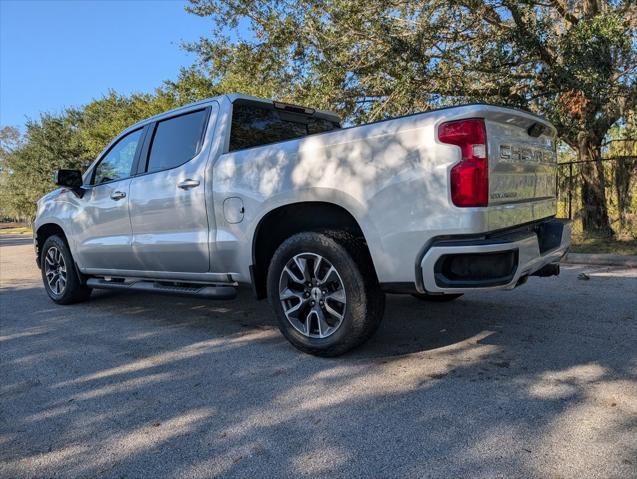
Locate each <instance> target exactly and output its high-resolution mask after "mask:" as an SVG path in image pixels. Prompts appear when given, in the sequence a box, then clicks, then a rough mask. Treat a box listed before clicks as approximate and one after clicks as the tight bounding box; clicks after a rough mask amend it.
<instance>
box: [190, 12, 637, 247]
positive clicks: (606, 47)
mask: <svg viewBox="0 0 637 479" xmlns="http://www.w3.org/2000/svg"><path fill="white" fill-rule="evenodd" d="M187 9H188V10H189V11H190V12H192V13H194V14H196V15H199V16H204V17H206V16H207V17H211V20H212V23H213V25H214V29H213V30H212V36H211V38H202V39H200V40H199V41H197V42H194V43H192V44H189V45H186V47H187V48H188V49H189V50H191V51H194V52H196V53H197V54H198V56H199V59H200V62H201V64H202V65H205V66H207V68H208V69H209V71H210V72H212V73H211V74H212V75H213V76H214V77H215V78H216V79H217V80H218V81H222V79H224V78H228V77H230V78H231V77H233V76H238V77H240V78H246V77H247V78H250V79H251V83H252V85H258V86H259V87H260V88H263V89H265V90H266V91H268V92H271V93H272V94H273V95H275V96H277V97H279V98H282V99H290V100H294V101H298V102H303V103H309V104H312V105H316V106H318V107H323V108H331V109H335V110H337V111H339V112H340V113H341V114H344V115H345V116H346V117H347V118H348V119H349V120H350V121H353V122H355V123H357V122H362V121H369V120H375V119H379V118H384V117H387V116H394V115H399V114H406V113H411V112H414V111H419V110H424V109H428V108H432V107H437V106H440V105H443V104H454V103H461V102H467V101H487V102H492V103H498V104H505V105H511V106H516V107H522V108H527V109H530V110H532V111H534V112H537V113H540V114H543V115H544V116H546V117H547V118H548V119H549V120H551V121H552V122H553V124H554V125H555V126H556V127H557V129H558V134H559V136H560V138H561V139H563V140H564V141H565V142H566V143H567V144H568V145H570V146H571V147H572V148H573V149H574V150H575V151H577V154H578V158H579V159H580V160H592V161H591V162H590V163H586V164H584V165H583V167H582V178H581V181H582V185H581V186H582V196H583V203H584V211H583V227H584V230H585V232H586V233H587V234H588V235H590V236H610V235H612V234H613V231H612V229H611V227H610V222H609V218H608V210H607V205H606V198H605V186H606V178H605V174H604V168H603V167H602V164H601V161H599V160H600V158H601V151H602V143H603V141H604V137H605V136H606V134H607V132H608V130H609V128H610V127H611V126H612V125H613V124H615V123H616V122H617V121H618V120H620V119H622V118H625V117H626V116H627V115H628V114H629V113H630V112H633V111H634V110H635V107H636V105H637V71H636V70H637V52H636V50H637V49H636V45H637V33H636V31H637V6H636V4H635V2H634V0H605V1H603V0H579V1H577V0H576V1H566V0H539V1H536V0H430V1H426V2H415V1H406V0H365V1H362V0H335V1H333V2H324V1H322V0H294V1H292V0H265V1H264V0H190V4H189V6H188V7H187ZM239 26H240V27H241V29H238V27H239ZM246 32H247V33H246Z"/></svg>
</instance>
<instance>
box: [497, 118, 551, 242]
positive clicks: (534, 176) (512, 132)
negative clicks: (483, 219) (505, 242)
mask: <svg viewBox="0 0 637 479" xmlns="http://www.w3.org/2000/svg"><path fill="white" fill-rule="evenodd" d="M485 126H486V132H487V142H488V152H489V153H488V158H489V207H488V209H489V220H488V223H489V228H490V229H497V228H505V227H508V226H513V225H516V224H522V223H527V222H531V221H535V220H539V219H542V218H546V217H548V216H553V215H555V213H556V193H557V191H556V176H555V174H556V169H557V156H556V149H555V129H554V128H553V126H552V125H551V124H550V123H548V122H546V121H544V120H542V119H540V118H538V117H535V116H533V115H530V114H528V113H525V112H518V111H516V110H512V109H506V110H505V109H500V111H499V112H497V113H495V112H494V113H492V114H488V115H487V118H485Z"/></svg>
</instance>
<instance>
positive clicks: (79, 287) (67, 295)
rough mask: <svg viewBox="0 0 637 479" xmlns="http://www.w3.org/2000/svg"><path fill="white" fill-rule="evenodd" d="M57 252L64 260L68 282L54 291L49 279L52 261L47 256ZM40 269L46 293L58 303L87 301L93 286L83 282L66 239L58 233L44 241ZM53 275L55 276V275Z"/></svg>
mask: <svg viewBox="0 0 637 479" xmlns="http://www.w3.org/2000/svg"><path fill="white" fill-rule="evenodd" d="M57 252H59V254H60V256H61V258H62V260H63V265H64V269H65V274H66V276H65V277H66V283H65V284H64V287H63V288H62V287H61V286H59V290H57V291H54V289H53V287H52V286H51V285H50V284H49V280H48V279H47V267H48V266H47V264H50V262H51V260H50V257H47V256H48V255H49V254H50V253H51V254H53V253H55V254H56V255H57ZM54 263H55V262H54ZM58 264H61V263H58ZM40 270H41V272H42V282H43V283H44V289H45V290H46V294H48V295H49V298H51V300H52V301H54V302H55V303H57V304H73V303H79V302H82V301H86V300H87V299H88V298H89V296H90V295H91V288H89V287H88V286H86V285H85V284H83V283H82V281H81V279H80V278H79V277H78V274H77V271H76V269H75V263H74V261H73V257H72V256H71V251H70V250H69V247H68V246H67V244H66V241H64V239H62V238H60V237H59V236H57V235H53V236H49V237H48V238H47V239H46V241H45V242H44V246H43V247H42V251H41V252H40ZM53 277H55V275H54V276H53ZM55 284H56V283H54V285H55ZM60 284H61V283H60Z"/></svg>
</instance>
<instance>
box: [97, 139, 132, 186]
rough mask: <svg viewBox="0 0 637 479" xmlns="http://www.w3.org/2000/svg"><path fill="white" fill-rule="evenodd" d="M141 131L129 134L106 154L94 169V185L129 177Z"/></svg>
mask: <svg viewBox="0 0 637 479" xmlns="http://www.w3.org/2000/svg"><path fill="white" fill-rule="evenodd" d="M142 131H143V130H137V131H134V132H132V133H129V134H128V135H126V136H125V137H124V138H122V139H121V140H119V141H118V142H117V143H115V146H113V147H112V148H111V149H110V150H109V152H108V153H106V156H104V158H102V159H101V160H100V162H99V163H98V164H97V166H96V167H95V176H94V177H93V184H94V185H99V184H101V183H106V182H107V181H113V180H120V179H122V178H128V177H129V176H131V169H132V168H133V161H134V160H135V152H136V151H137V146H138V145H139V141H140V140H141V138H142Z"/></svg>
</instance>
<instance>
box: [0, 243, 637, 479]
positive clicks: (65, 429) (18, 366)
mask: <svg viewBox="0 0 637 479" xmlns="http://www.w3.org/2000/svg"><path fill="white" fill-rule="evenodd" d="M1 244H2V247H1V248H0V258H1V265H0V268H1V269H0V271H1V272H0V277H1V288H2V292H1V293H0V295H1V296H0V302H1V310H0V321H1V323H0V328H1V329H0V361H1V369H0V477H2V478H10V477H20V478H33V477H37V478H44V477H73V478H74V477H117V478H120V477H126V478H144V477H189V478H190V477H193V478H198V477H213V476H219V477H250V478H253V477H312V478H315V477H366V478H382V477H400V478H404V477H444V478H447V477H471V478H480V477H488V478H493V477H502V478H514V477H519V478H530V477H541V478H578V479H579V478H583V477H586V478H589V477H600V478H622V479H623V478H630V477H637V271H636V270H621V269H618V268H600V267H597V268H596V267H590V266H589V267H585V268H584V267H577V266H570V267H563V272H562V275H561V276H560V277H559V278H545V279H541V278H531V279H530V280H529V282H528V283H527V284H526V285H524V286H523V287H521V288H518V289H517V290H515V291H510V292H497V293H490V294H478V293H475V294H468V295H466V296H464V297H463V298H461V299H459V300H457V301H455V302H453V303H449V304H427V303H422V302H419V301H418V300H415V299H413V298H411V297H410V296H389V297H388V301H387V309H386V314H385V319H384V323H383V325H382V326H381V328H380V330H379V331H378V333H377V334H376V336H375V337H374V338H373V339H372V341H370V342H369V343H368V344H367V345H365V346H363V347H362V348H360V349H358V350H357V351H355V352H353V353H351V354H348V355H346V356H344V357H341V358H335V359H320V358H315V357H311V356H307V355H304V354H301V353H299V352H297V351H296V350H295V349H293V348H292V347H291V346H290V345H289V344H288V343H287V342H286V341H285V340H284V339H283V338H282V336H280V334H279V332H278V330H277V329H276V327H275V324H274V320H273V316H272V314H271V312H270V309H269V307H268V305H267V303H265V302H256V301H255V300H254V299H252V296H251V293H250V291H248V290H246V291H243V292H242V293H241V294H240V296H239V298H238V300H235V301H228V302H225V301H224V302H214V301H204V300H199V299H189V298H180V297H170V296H151V295H146V294H137V293H128V294H126V293H117V292H108V291H101V292H100V291H97V292H95V293H94V295H93V298H92V300H91V301H89V302H88V303H84V304H81V305H75V306H67V307H61V306H57V305H55V304H53V303H52V302H50V301H49V300H48V298H47V297H46V295H45V293H44V290H43V289H42V286H41V282H40V277H39V271H38V270H37V268H36V267H35V264H34V258H33V250H32V247H31V245H30V243H29V242H28V241H27V242H26V244H25V242H24V241H23V242H22V243H20V241H19V239H18V238H13V237H5V238H3V241H2V242H1ZM582 272H586V273H588V275H589V278H590V279H588V280H584V279H578V274H580V273H582Z"/></svg>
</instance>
